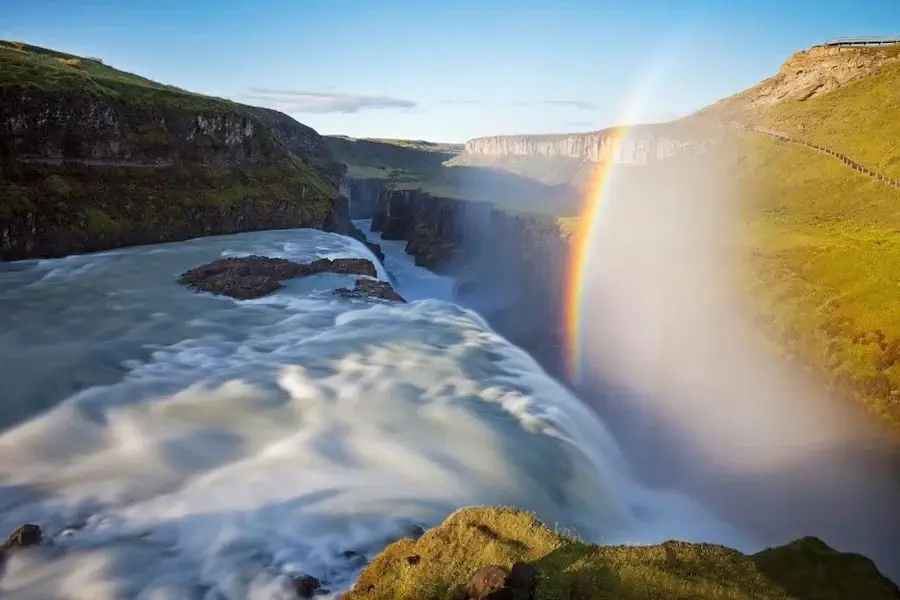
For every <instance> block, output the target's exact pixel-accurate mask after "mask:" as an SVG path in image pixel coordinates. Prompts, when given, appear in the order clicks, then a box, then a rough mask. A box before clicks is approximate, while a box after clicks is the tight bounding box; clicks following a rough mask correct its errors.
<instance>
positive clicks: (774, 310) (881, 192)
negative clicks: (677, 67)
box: [738, 49, 900, 431]
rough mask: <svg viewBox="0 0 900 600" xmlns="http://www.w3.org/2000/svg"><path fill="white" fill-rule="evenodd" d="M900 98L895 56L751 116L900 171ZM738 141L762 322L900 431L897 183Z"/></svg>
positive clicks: (813, 155) (799, 151) (750, 269)
mask: <svg viewBox="0 0 900 600" xmlns="http://www.w3.org/2000/svg"><path fill="white" fill-rule="evenodd" d="M897 51H900V50H892V51H891V52H897ZM861 52H862V54H863V56H864V55H865V53H866V50H865V49H864V50H863V51H861ZM853 56H854V53H853V52H849V53H847V60H853ZM898 107H900V62H891V63H888V64H885V65H884V66H883V67H882V68H880V69H878V70H877V71H874V72H872V73H871V74H869V75H868V76H866V77H862V78H859V79H857V80H855V81H852V82H849V83H847V84H845V85H843V86H841V87H839V88H838V89H835V90H833V91H830V92H828V93H825V94H821V95H818V96H815V97H812V98H809V99H807V100H803V101H799V100H787V101H783V102H780V103H776V104H774V105H771V106H766V107H759V108H756V109H754V110H752V111H750V112H749V113H748V114H747V115H746V116H745V119H746V120H750V121H756V122H759V123H762V124H764V125H765V126H768V127H773V128H776V129H780V130H782V131H787V132H789V133H792V134H794V135H798V136H800V137H803V138H806V139H808V140H810V141H812V142H815V143H819V144H823V145H826V146H829V147H832V148H834V149H835V150H838V151H840V152H843V153H845V154H848V155H849V156H851V157H852V158H853V159H855V160H857V161H859V162H861V163H863V164H865V165H867V166H869V167H870V168H874V169H876V170H881V171H883V172H884V173H885V174H888V175H893V176H897V175H900V121H898V119H897V108H898ZM739 144H740V148H741V153H742V159H741V163H740V167H739V168H738V178H739V181H740V189H741V190H742V191H743V199H742V200H743V202H742V209H743V217H744V220H745V223H746V225H747V233H748V236H747V238H746V244H747V246H746V253H745V256H746V260H745V266H746V274H747V276H748V277H747V278H746V280H745V281H746V283H747V286H748V292H749V293H748V295H747V297H748V298H749V299H750V300H751V301H752V302H753V304H754V306H755V310H757V312H758V314H759V316H760V322H762V323H765V324H766V325H765V326H766V327H767V329H768V330H769V332H770V333H771V334H772V335H773V338H774V339H775V340H777V341H778V342H779V345H780V347H781V348H782V350H783V351H784V353H785V354H786V355H787V356H789V357H796V358H799V359H801V360H802V361H803V362H804V363H806V364H808V365H811V366H812V367H813V368H814V369H815V370H816V371H818V372H820V373H821V374H822V375H823V376H824V378H825V379H826V380H827V381H828V382H829V384H830V385H831V386H832V387H833V388H834V389H835V390H836V391H838V392H840V393H843V394H849V395H852V396H854V397H855V398H856V399H858V400H859V401H860V402H861V403H863V404H864V405H865V406H867V407H868V408H869V409H871V410H872V411H873V412H875V413H876V414H877V415H879V416H880V417H882V418H883V419H884V420H885V422H887V423H888V424H890V425H892V426H894V427H895V428H896V429H897V430H898V431H900V279H898V276H897V265H898V264H900V241H898V239H900V238H898V233H900V190H897V189H895V188H892V187H890V186H887V185H885V184H883V183H880V182H877V181H874V180H872V179H870V178H868V177H866V176H864V175H862V174H860V173H857V172H855V171H853V170H851V169H849V168H847V167H846V166H845V165H844V164H842V163H841V162H839V161H837V160H834V159H833V158H830V157H828V156H827V155H823V154H821V153H818V152H815V151H813V150H810V149H807V148H804V147H802V146H798V145H796V144H787V143H784V142H780V141H777V140H775V139H771V138H768V137H766V136H761V135H759V134H752V133H748V134H742V135H741V136H740V141H739Z"/></svg>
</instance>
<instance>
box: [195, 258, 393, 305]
mask: <svg viewBox="0 0 900 600" xmlns="http://www.w3.org/2000/svg"><path fill="white" fill-rule="evenodd" d="M316 273H342V274H353V275H369V276H371V277H374V276H375V275H376V271H375V265H374V264H373V263H372V261H370V260H368V259H365V258H336V259H333V260H332V259H329V258H320V259H317V260H314V261H312V262H310V263H297V262H293V261H290V260H287V259H285V258H269V257H267V256H256V255H252V256H242V257H229V258H220V259H218V260H214V261H212V262H210V263H207V264H205V265H202V266H200V267H197V268H195V269H191V270H189V271H185V272H184V273H182V274H181V277H180V278H179V279H178V282H179V283H181V284H183V285H186V286H188V287H191V288H193V289H195V290H197V291H201V292H210V293H212V294H218V295H221V296H229V297H231V298H236V299H238V300H249V299H252V298H260V297H262V296H265V295H266V294H270V293H272V292H274V291H276V290H278V289H280V288H281V287H282V283H281V282H282V281H284V280H285V279H291V278H294V277H303V276H306V275H314V274H316Z"/></svg>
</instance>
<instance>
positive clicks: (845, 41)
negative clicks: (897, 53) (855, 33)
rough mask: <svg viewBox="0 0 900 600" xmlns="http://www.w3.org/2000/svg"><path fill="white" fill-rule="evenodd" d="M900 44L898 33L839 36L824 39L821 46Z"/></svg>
mask: <svg viewBox="0 0 900 600" xmlns="http://www.w3.org/2000/svg"><path fill="white" fill-rule="evenodd" d="M891 44H900V35H894V36H889V37H877V36H870V37H865V36H863V37H839V38H833V39H830V40H828V41H826V42H825V43H824V44H822V45H823V46H888V45H891Z"/></svg>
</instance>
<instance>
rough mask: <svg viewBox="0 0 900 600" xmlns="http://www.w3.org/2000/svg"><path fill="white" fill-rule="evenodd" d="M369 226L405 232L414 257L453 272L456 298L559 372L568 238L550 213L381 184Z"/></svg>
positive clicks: (385, 232) (390, 234)
mask: <svg viewBox="0 0 900 600" xmlns="http://www.w3.org/2000/svg"><path fill="white" fill-rule="evenodd" d="M372 228H373V230H375V231H379V232H381V233H382V236H383V237H384V238H385V239H393V240H407V244H406V251H407V253H409V254H410V255H412V256H413V257H414V259H415V262H416V264H417V265H420V266H424V267H427V268H430V269H433V270H435V271H438V272H446V273H449V274H452V275H453V276H455V277H456V278H457V281H458V283H457V294H458V299H459V303H460V304H462V305H464V306H469V307H471V308H474V309H476V310H478V312H479V313H481V314H482V315H484V316H485V317H486V318H488V319H489V320H490V322H491V324H492V326H493V327H494V328H495V329H496V330H497V331H498V332H499V333H501V334H502V335H504V336H505V337H506V338H508V339H509V340H510V341H512V342H513V343H515V344H516V345H519V346H521V347H523V348H526V349H527V350H528V351H529V352H530V353H531V354H532V356H534V357H535V358H536V359H537V360H539V361H540V362H541V363H542V364H543V365H544V367H545V368H546V369H547V370H548V371H550V372H552V373H554V374H556V375H562V374H563V358H564V357H563V339H564V338H563V335H564V330H563V324H564V323H563V316H564V308H565V307H564V304H563V303H564V294H565V278H566V275H567V269H566V266H567V264H568V257H569V251H570V247H569V244H570V238H569V236H568V235H567V234H566V233H565V231H563V230H562V229H560V227H559V226H558V225H557V222H556V219H554V218H552V217H542V216H530V215H522V214H515V213H511V212H507V211H503V210H500V209H497V208H496V207H495V206H493V205H492V204H490V203H481V202H470V201H463V200H457V199H452V198H441V197H436V196H433V195H431V194H428V193H426V192H422V191H421V190H392V189H383V190H382V191H381V193H380V194H379V196H378V198H377V201H376V204H375V207H374V211H373V216H372Z"/></svg>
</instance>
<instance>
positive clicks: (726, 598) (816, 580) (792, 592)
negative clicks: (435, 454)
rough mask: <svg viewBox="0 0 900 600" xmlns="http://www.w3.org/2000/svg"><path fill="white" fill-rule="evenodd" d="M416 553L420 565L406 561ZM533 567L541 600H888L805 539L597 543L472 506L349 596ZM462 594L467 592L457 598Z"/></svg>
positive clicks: (397, 554)
mask: <svg viewBox="0 0 900 600" xmlns="http://www.w3.org/2000/svg"><path fill="white" fill-rule="evenodd" d="M410 557H418V560H416V559H413V560H408V559H409V558H410ZM518 561H522V562H527V563H530V564H531V565H532V566H534V567H535V568H536V570H537V586H536V590H535V598H536V599H537V600H567V599H572V600H580V599H584V600H588V599H591V600H593V599H598V600H600V599H609V600H661V599H665V600H698V599H701V598H702V599H703V600H845V599H849V598H859V599H860V600H862V599H863V598H865V599H866V600H889V599H897V598H900V590H898V588H897V586H896V585H895V584H894V583H893V582H891V581H890V580H888V579H887V578H885V577H884V576H882V575H881V574H880V573H879V572H878V570H877V568H876V567H875V565H874V563H872V561H870V560H869V559H867V558H865V557H863V556H861V555H858V554H849V553H842V552H838V551H836V550H834V549H832V548H830V547H829V546H827V545H826V544H824V543H823V542H821V541H820V540H818V539H816V538H803V539H800V540H796V541H794V542H792V543H790V544H787V545H785V546H779V547H777V548H771V549H767V550H764V551H762V552H759V553H757V554H753V555H749V556H748V555H744V554H741V553H740V552H737V551H736V550H732V549H729V548H726V547H724V546H719V545H714V544H689V543H684V542H674V541H672V542H666V543H664V544H660V545H656V546H597V545H591V544H585V543H583V542H581V541H578V540H576V539H573V538H571V537H567V536H564V535H561V534H559V533H556V532H553V531H551V530H549V529H548V528H547V527H546V526H545V525H544V524H542V523H540V522H539V521H537V520H536V519H535V518H534V517H532V516H531V515H529V514H526V513H523V512H521V511H518V510H515V509H508V508H470V509H464V510H461V511H458V512H456V513H454V514H453V515H451V516H450V517H449V518H448V519H447V520H446V521H444V523H443V524H442V525H441V526H440V527H437V528H435V529H432V530H430V531H428V532H426V533H425V534H424V535H423V536H422V537H421V538H419V539H418V540H412V539H404V540H401V541H399V542H395V543H394V544H392V545H390V546H389V547H388V548H387V549H386V550H385V551H384V552H382V553H381V554H379V555H378V556H377V557H376V558H375V559H374V560H373V561H372V562H371V563H370V564H369V566H368V567H367V568H366V570H365V571H364V572H363V573H362V576H361V577H360V579H359V581H358V582H357V583H356V585H355V586H354V588H353V590H352V591H351V592H350V593H348V594H347V595H346V596H345V598H346V599H347V600H406V599H410V600H412V599H416V600H444V599H447V598H451V597H454V596H451V593H452V592H451V590H452V589H453V588H454V587H455V586H458V585H466V584H467V583H468V582H469V581H470V580H471V577H472V574H473V573H474V572H475V571H476V570H477V569H479V568H481V567H484V566H488V565H499V566H501V567H504V568H506V569H509V568H510V567H511V566H512V565H513V563H515V562H518ZM460 597H461V598H464V597H465V596H460Z"/></svg>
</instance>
